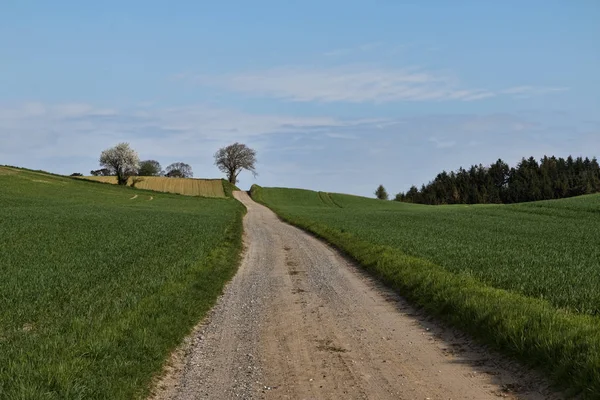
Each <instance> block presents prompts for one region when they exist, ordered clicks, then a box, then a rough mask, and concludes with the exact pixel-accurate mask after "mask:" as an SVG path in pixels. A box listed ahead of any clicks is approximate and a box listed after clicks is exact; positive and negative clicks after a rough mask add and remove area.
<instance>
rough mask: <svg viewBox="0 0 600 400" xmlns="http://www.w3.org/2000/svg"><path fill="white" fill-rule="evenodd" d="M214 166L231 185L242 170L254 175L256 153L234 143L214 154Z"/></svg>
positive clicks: (235, 181)
mask: <svg viewBox="0 0 600 400" xmlns="http://www.w3.org/2000/svg"><path fill="white" fill-rule="evenodd" d="M215 165H216V166H217V167H218V168H219V170H220V171H221V172H224V173H226V174H227V180H228V181H229V182H231V183H232V184H234V185H235V184H236V183H237V177H238V175H239V174H240V172H242V170H244V169H245V170H248V171H250V172H252V174H253V175H254V176H256V175H257V173H256V167H255V165H256V151H255V150H253V149H251V148H249V147H248V146H246V145H245V144H242V143H237V142H236V143H234V144H231V145H229V146H226V147H223V148H220V149H219V150H218V151H217V152H216V153H215Z"/></svg>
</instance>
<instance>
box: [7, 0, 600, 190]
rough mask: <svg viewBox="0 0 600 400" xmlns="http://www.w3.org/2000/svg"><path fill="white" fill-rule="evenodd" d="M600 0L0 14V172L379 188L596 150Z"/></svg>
mask: <svg viewBox="0 0 600 400" xmlns="http://www.w3.org/2000/svg"><path fill="white" fill-rule="evenodd" d="M598 21H600V2H598V1H596V0H587V1H586V0H576V1H535V0H529V1H495V2H487V1H486V2H484V1H474V0H473V1H446V0H444V1H441V0H440V1H433V0H429V1H401V0H397V1H348V0H345V1H325V0H322V1H308V0H305V1H301V2H300V1H298V2H284V1H260V0H257V1H253V2H249V1H220V2H208V1H177V2H165V1H162V2H158V1H103V2H81V1H61V0H57V1H53V2H48V1H27V0H4V1H2V2H1V3H0V54H1V57H0V59H1V61H2V62H0V164H10V165H18V166H24V167H29V168H35V169H44V170H47V171H51V172H57V173H64V174H69V173H72V172H83V173H88V171H90V170H91V169H96V168H98V161H97V159H98V156H99V154H100V152H101V151H102V150H103V149H105V148H108V147H110V146H112V145H115V144H117V143H118V142H122V141H127V142H129V143H131V145H132V146H133V147H134V148H135V149H136V150H137V151H138V153H139V154H140V157H141V158H142V159H156V160H158V161H160V162H161V163H162V164H163V166H166V165H168V164H169V163H171V162H175V161H183V162H187V163H189V164H190V165H192V167H193V169H194V174H195V176H197V177H217V176H220V173H219V171H218V170H217V169H216V167H214V165H213V158H212V155H213V154H214V152H215V151H216V150H217V149H218V148H219V147H221V146H223V145H227V144H230V143H232V142H235V141H239V142H243V143H246V144H248V145H249V146H251V147H254V148H255V149H256V150H257V152H258V161H259V163H258V165H257V167H258V173H259V176H258V177H257V178H256V179H254V178H253V177H252V175H251V174H250V173H242V175H241V176H240V186H241V187H243V188H248V187H249V186H250V185H251V184H252V183H259V184H261V185H264V186H288V187H304V188H310V189H317V190H326V191H336V192H346V193H354V194H361V195H368V196H370V195H372V193H373V191H374V190H375V188H376V187H377V185H378V184H380V183H381V184H384V186H385V187H386V188H387V189H388V191H389V192H390V193H392V194H395V193H397V192H398V191H404V190H407V189H408V188H409V187H410V185H412V184H416V185H420V184H422V183H426V182H427V181H429V180H430V179H432V178H433V177H434V176H435V175H436V174H437V173H438V172H440V171H441V170H455V169H457V168H458V167H460V166H465V167H466V166H469V165H471V164H475V163H483V164H489V163H491V162H493V161H495V160H496V159H498V158H502V159H504V160H505V161H507V162H509V163H511V164H514V163H515V162H517V161H518V160H519V159H520V158H521V157H523V156H525V157H528V156H534V157H541V156H542V155H544V154H547V155H551V154H552V155H557V156H567V155H569V154H572V155H576V156H577V155H583V156H590V157H591V156H600V112H599V111H600V74H599V73H598V71H600V45H599V44H598V40H599V39H600V24H599V23H598Z"/></svg>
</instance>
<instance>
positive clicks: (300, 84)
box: [177, 65, 569, 103]
mask: <svg viewBox="0 0 600 400" xmlns="http://www.w3.org/2000/svg"><path fill="white" fill-rule="evenodd" d="M177 79H179V80H186V81H191V82H193V83H196V84H199V85H203V86H213V87H217V88H220V89H224V90H227V91H231V92H238V93H246V94H249V95H252V96H261V97H271V98H277V99H282V100H288V101H296V102H322V103H332V102H348V103H387V102H398V101H477V100H484V99H489V98H493V97H498V96H511V97H514V98H524V97H531V96H541V95H547V94H550V93H557V92H563V91H566V90H569V89H568V88H566V87H536V86H515V87H510V88H507V89H500V90H493V89H486V88H472V87H468V86H466V85H464V84H462V83H461V82H460V81H458V80H457V79H456V78H455V77H452V76H448V75H445V74H442V73H438V72H435V71H427V70H424V69H421V68H404V69H393V68H380V67H370V66H361V65H353V66H337V67H302V66H287V67H278V68H271V69H267V70H263V71H255V72H242V73H237V74H223V75H187V74H179V75H177Z"/></svg>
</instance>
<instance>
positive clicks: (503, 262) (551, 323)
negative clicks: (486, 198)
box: [252, 186, 600, 395]
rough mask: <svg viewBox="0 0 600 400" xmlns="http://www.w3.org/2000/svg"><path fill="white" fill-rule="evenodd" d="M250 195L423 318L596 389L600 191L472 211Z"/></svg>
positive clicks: (287, 192)
mask: <svg viewBox="0 0 600 400" xmlns="http://www.w3.org/2000/svg"><path fill="white" fill-rule="evenodd" d="M252 195H253V198H254V199H255V200H257V201H260V202H262V203H264V204H266V205H268V206H269V207H271V208H272V209H273V210H274V211H276V212H277V213H278V214H279V215H280V216H281V217H282V218H284V219H285V220H287V221H289V222H291V223H294V224H296V225H298V226H300V227H302V228H304V229H306V230H309V231H312V232H313V233H315V234H317V235H319V236H321V237H323V238H325V239H326V240H328V241H330V242H331V243H332V244H334V245H336V246H337V247H339V248H341V249H342V250H344V251H345V252H346V253H348V254H349V255H350V256H352V257H353V258H355V259H356V260H357V261H358V262H359V263H361V264H362V265H363V266H364V267H365V268H367V269H369V270H370V271H371V272H372V273H373V274H375V275H376V276H378V277H380V278H381V279H382V280H384V281H386V282H387V283H388V284H390V285H391V286H393V287H395V288H397V289H398V290H399V291H400V292H401V293H402V294H403V295H405V296H406V297H408V298H410V299H411V300H413V301H414V302H415V303H417V304H419V305H421V306H423V307H424V308H425V309H427V310H428V311H430V312H432V313H434V314H438V315H440V316H442V318H445V319H446V320H448V321H449V322H450V323H452V324H455V325H457V326H460V327H461V328H463V329H465V330H467V331H469V332H471V333H472V334H473V335H474V336H476V337H479V338H480V339H481V340H484V341H486V342H487V343H489V344H492V345H493V346H495V347H497V348H500V349H502V350H505V351H506V352H508V353H510V354H513V355H516V356H518V357H521V358H522V359H523V360H524V361H526V362H528V363H530V364H533V365H536V366H538V367H541V368H542V369H546V371H547V372H548V373H549V375H550V376H551V377H553V378H554V379H555V381H556V382H557V383H558V384H561V385H566V386H567V387H570V388H572V389H573V390H575V391H581V392H583V393H585V394H588V395H589V394H590V393H593V392H595V393H600V195H588V196H581V197H575V198H570V199H565V200H555V201H542V202H535V203H522V204H513V205H476V206H464V205H456V206H423V205H414V204H406V203H398V202H392V201H381V200H375V199H367V198H362V197H357V196H350V195H341V194H331V193H323V192H313V191H308V190H299V189H281V188H261V187H258V186H254V187H253V189H252Z"/></svg>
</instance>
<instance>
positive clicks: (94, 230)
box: [0, 167, 244, 400]
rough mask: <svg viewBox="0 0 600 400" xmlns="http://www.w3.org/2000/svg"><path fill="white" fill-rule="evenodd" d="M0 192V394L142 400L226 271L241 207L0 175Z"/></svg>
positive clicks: (2, 171)
mask: <svg viewBox="0 0 600 400" xmlns="http://www.w3.org/2000/svg"><path fill="white" fill-rule="evenodd" d="M217 182H218V184H219V185H222V183H221V181H220V180H219V181H217ZM0 187H1V190H0V398H2V399H19V400H24V399H36V400H37V399H132V398H144V397H145V396H146V395H147V394H148V390H149V384H150V382H151V380H152V378H153V376H154V375H155V374H157V373H159V372H160V371H161V368H162V365H163V363H164V361H165V359H166V358H167V356H168V355H169V353H170V352H171V351H172V350H173V349H174V348H175V347H176V346H177V345H178V344H179V343H180V342H181V340H182V338H183V337H184V336H185V335H186V334H187V333H188V332H189V331H190V329H191V328H192V327H193V326H194V325H195V324H196V323H197V322H198V321H199V320H200V319H201V318H202V317H203V316H204V314H205V313H206V312H207V311H208V310H209V309H210V307H211V306H212V304H213V303H214V301H215V299H216V297H217V296H218V295H219V294H220V293H221V290H222V287H223V285H224V283H225V282H226V281H227V280H228V279H230V278H231V277H232V276H233V274H234V273H235V271H236V268H237V262H238V257H239V252H240V250H241V229H242V225H241V219H242V215H243V213H244V208H243V206H241V204H240V203H239V202H237V201H234V200H231V199H208V198H194V197H186V196H175V195H170V194H156V193H150V192H144V191H138V190H135V189H131V188H124V187H117V186H112V185H99V184H94V183H92V182H86V181H83V180H74V179H69V178H61V177H57V176H54V175H45V174H41V173H38V172H30V171H27V170H16V169H12V168H3V167H0ZM136 195H137V197H136ZM151 198H152V200H150V199H151Z"/></svg>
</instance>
